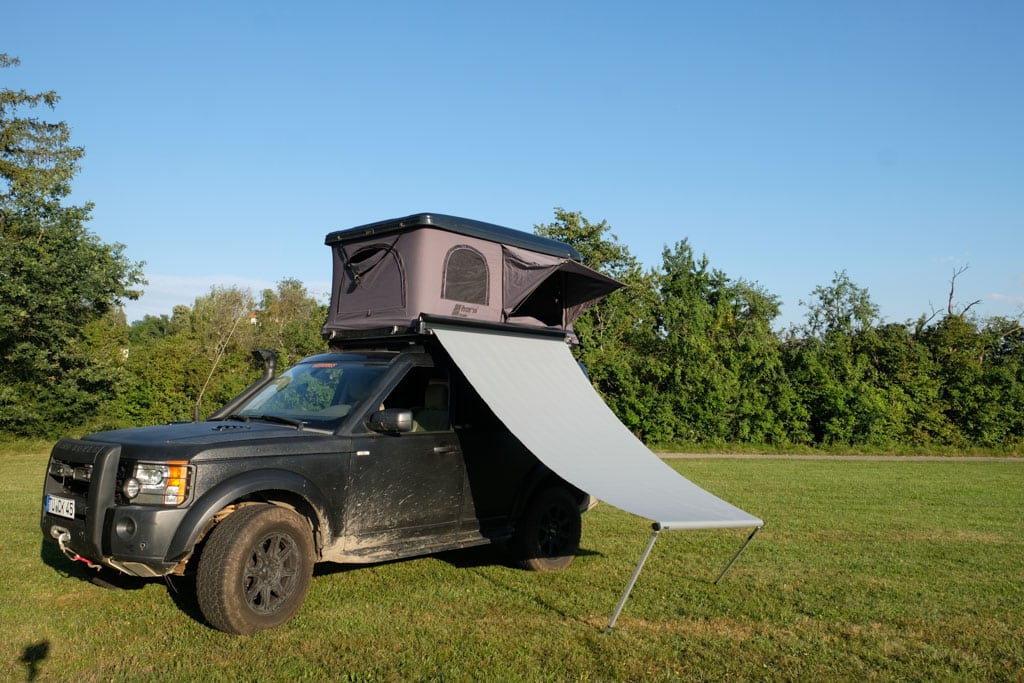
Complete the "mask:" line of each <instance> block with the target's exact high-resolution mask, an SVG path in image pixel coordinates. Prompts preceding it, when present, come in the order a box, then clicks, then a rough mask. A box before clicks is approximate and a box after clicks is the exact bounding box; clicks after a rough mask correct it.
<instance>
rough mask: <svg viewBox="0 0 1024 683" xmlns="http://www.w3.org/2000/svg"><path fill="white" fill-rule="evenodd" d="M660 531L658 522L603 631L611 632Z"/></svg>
mask: <svg viewBox="0 0 1024 683" xmlns="http://www.w3.org/2000/svg"><path fill="white" fill-rule="evenodd" d="M660 533H661V525H660V524H658V523H655V524H654V532H653V533H652V534H651V538H650V540H649V541H647V547H646V548H644V552H643V555H641V556H640V561H639V562H637V565H636V569H634V570H633V576H631V577H629V583H627V584H626V590H624V591H623V592H622V597H621V598H619V604H618V605H616V606H615V611H614V612H612V618H611V620H610V621H609V622H608V626H607V627H606V628H605V629H604V632H605V633H611V632H612V629H613V628H615V622H616V621H617V620H618V618H619V614H621V613H622V608H623V607H625V606H626V600H628V599H629V594H630V593H632V592H633V586H634V585H635V584H636V580H637V579H638V578H639V577H640V572H641V571H642V570H643V568H644V564H646V563H647V558H648V557H650V555H651V550H653V549H654V542H655V541H657V540H658V534H660Z"/></svg>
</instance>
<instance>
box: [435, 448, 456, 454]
mask: <svg viewBox="0 0 1024 683" xmlns="http://www.w3.org/2000/svg"><path fill="white" fill-rule="evenodd" d="M456 450H458V449H456V448H455V446H434V453H435V454H436V455H444V454H446V453H454V452H455V451H456Z"/></svg>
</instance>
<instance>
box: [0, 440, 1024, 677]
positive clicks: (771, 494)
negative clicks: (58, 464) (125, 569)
mask: <svg viewBox="0 0 1024 683" xmlns="http://www.w3.org/2000/svg"><path fill="white" fill-rule="evenodd" d="M45 461H46V451H45V450H44V449H41V448H39V447H29V448H27V449H26V450H25V452H18V451H17V449H5V450H4V451H3V452H0V495H2V496H3V501H4V504H3V506H2V507H0V509H2V510H3V514H2V515H0V529H2V537H3V539H4V548H5V549H6V550H7V551H9V553H10V554H9V555H8V556H7V557H6V560H5V561H4V562H2V563H0V597H2V599H0V639H2V642H0V653H2V667H0V679H8V680H15V681H18V680H39V681H51V680H52V681H56V680H74V681H92V680H124V681H132V680H156V681H192V680H251V681H256V680H261V681H262V680H288V681H292V680H396V681H397V680H454V681H463V680H466V681H468V680H527V681H538V680H553V681H562V680H587V681H591V680H632V681H639V680H645V681H646V680H697V679H703V680H726V679H731V680H787V681H788V680H817V681H822V680H828V681H832V680H851V681H852V680H857V681H861V680H871V679H874V680H1010V681H1014V680H1016V681H1021V680H1024V540H1022V534H1021V528H1022V523H1024V493H1022V489H1024V463H1020V462H952V461H950V462H914V461H908V462H891V461H885V462H877V461H829V460H811V461H794V460H717V459H712V458H707V459H696V460H676V461H671V464H672V466H673V467H676V468H677V469H679V471H680V472H682V473H683V474H684V475H685V476H687V477H689V478H690V479H692V480H693V481H695V482H697V483H698V484H700V485H702V486H704V487H706V488H708V489H709V490H711V491H712V492H714V493H716V494H718V495H720V496H722V497H723V498H725V499H727V500H729V501H731V502H733V503H735V504H736V505H739V506H740V507H743V508H744V509H746V510H748V511H750V512H752V513H754V514H756V515H758V516H760V517H762V518H763V519H765V520H766V522H767V526H766V527H765V529H764V530H763V531H762V532H761V533H760V534H759V535H758V537H757V538H756V539H755V541H754V542H753V544H751V546H750V547H749V548H748V549H747V551H746V553H745V554H744V555H743V556H742V557H741V559H740V560H739V562H738V563H737V565H736V566H735V567H734V568H733V570H732V571H731V572H730V573H729V574H728V575H727V576H726V577H725V579H724V580H723V581H722V582H721V583H720V584H719V585H717V586H716V585H713V583H712V581H713V580H714V578H715V576H716V575H717V574H718V572H719V570H720V569H721V568H722V567H723V566H724V564H725V563H726V562H727V561H728V560H729V558H730V557H731V555H732V553H733V552H734V551H735V550H736V549H737V548H738V547H739V545H740V543H741V542H742V541H743V539H744V538H745V537H746V533H747V532H745V531H742V530H729V531H698V532H692V531H676V532H666V533H663V534H662V535H661V537H660V539H659V540H658V543H657V545H656V546H655V549H654V553H653V554H652V556H651V558H650V561H649V562H648V564H647V567H646V569H645V570H644V573H643V574H642V575H641V577H640V580H639V582H638V583H637V586H636V588H635V590H634V592H633V596H632V597H631V599H630V601H629V603H628V604H627V605H626V609H625V611H624V612H623V615H622V616H621V617H620V619H619V622H618V625H617V628H616V630H615V632H613V633H612V634H610V635H605V634H604V633H603V629H604V626H605V625H606V624H607V621H608V618H609V616H610V614H611V611H612V609H613V607H614V606H615V602H616V600H617V599H618V597H619V594H620V592H621V590H622V588H623V587H624V585H625V583H626V581H627V579H628V578H629V574H630V572H631V571H632V568H633V566H634V564H635V563H636V561H637V559H638V557H639V555H640V553H641V551H642V550H643V546H644V544H645V543H646V541H647V538H648V536H649V532H650V531H649V530H650V527H649V524H648V523H647V522H646V521H644V520H641V519H638V518H636V517H633V516H631V515H628V514H626V513H623V512H621V511H619V510H616V509H614V508H611V507H609V506H605V505H602V506H599V507H598V508H596V509H594V510H592V511H591V512H589V513H587V515H585V517H584V526H583V541H582V550H581V553H580V555H579V557H577V559H576V562H575V563H574V564H573V565H572V566H571V567H570V568H569V569H568V570H566V571H564V572H560V573H554V574H535V573H529V572H524V571H521V570H517V569H513V568H510V567H508V566H506V565H505V564H503V561H502V558H501V556H500V555H499V554H498V553H497V552H495V551H494V550H492V549H474V550H470V551H464V552H459V553H447V554H444V555H441V556H435V557H427V558H421V559H415V560H410V561H404V562H396V563H391V564H384V565H375V566H367V567H341V566H337V565H321V567H320V568H319V569H318V570H317V573H316V576H315V578H314V580H313V586H312V589H311V590H310V593H309V596H308V598H307V600H306V604H305V605H304V607H303V608H302V610H301V611H300V612H299V614H298V616H297V617H296V618H295V619H294V620H293V621H292V622H290V623H288V624H286V625H285V626H283V627H281V628H278V629H275V630H272V631H267V632H263V633H259V634H257V635H255V636H252V637H248V638H241V637H233V636H228V635H225V634H223V633H220V632H217V631H214V630H212V629H210V628H208V627H207V626H205V625H204V624H203V623H202V622H201V621H200V618H199V616H198V611H197V609H196V606H195V603H194V602H193V600H192V598H191V597H190V596H189V595H188V594H187V592H182V593H181V594H175V593H174V592H172V591H171V590H169V589H168V587H167V586H166V585H165V584H164V583H163V582H161V581H153V582H138V583H136V584H134V585H129V587H128V588H127V589H126V590H108V589H104V588H100V587H98V586H96V585H93V584H92V583H89V582H88V578H89V576H90V570H89V569H88V568H86V567H85V566H84V565H81V564H73V563H72V562H70V561H68V560H65V559H64V558H63V557H61V556H60V555H59V554H58V553H56V552H55V551H53V550H51V549H49V548H48V547H47V548H46V549H44V548H43V547H42V544H41V533H40V531H39V528H38V510H39V505H40V501H39V496H40V489H41V486H42V476H43V471H44V466H45Z"/></svg>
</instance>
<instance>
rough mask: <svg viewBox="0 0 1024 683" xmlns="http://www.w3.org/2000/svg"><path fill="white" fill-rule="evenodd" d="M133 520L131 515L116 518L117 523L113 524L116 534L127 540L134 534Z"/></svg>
mask: <svg viewBox="0 0 1024 683" xmlns="http://www.w3.org/2000/svg"><path fill="white" fill-rule="evenodd" d="M135 529H136V527H135V520H134V519H132V518H131V517H124V518H122V519H119V520H117V524H116V525H114V531H116V532H117V535H118V536H119V537H120V538H123V539H124V540H128V539H129V538H131V537H132V536H134V535H135Z"/></svg>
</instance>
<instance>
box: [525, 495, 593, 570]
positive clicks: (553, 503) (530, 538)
mask: <svg viewBox="0 0 1024 683" xmlns="http://www.w3.org/2000/svg"><path fill="white" fill-rule="evenodd" d="M580 528H581V524H580V508H579V505H578V504H577V503H576V501H575V500H574V499H573V497H572V496H571V495H570V494H569V492H568V491H566V490H565V489H564V488H560V487H555V488H549V489H545V490H543V491H541V492H540V493H538V494H537V495H536V496H534V497H533V498H532V499H531V500H530V503H529V504H528V506H527V508H526V511H525V513H524V514H523V516H522V518H521V519H520V520H519V524H518V526H517V528H516V537H515V542H514V548H515V552H516V555H517V556H518V560H519V564H520V565H521V566H522V567H523V568H525V569H530V570H532V571H555V570H558V569H565V568H566V567H568V566H569V565H570V564H572V561H573V559H574V558H575V557H576V551H577V550H579V547H580Z"/></svg>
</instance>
